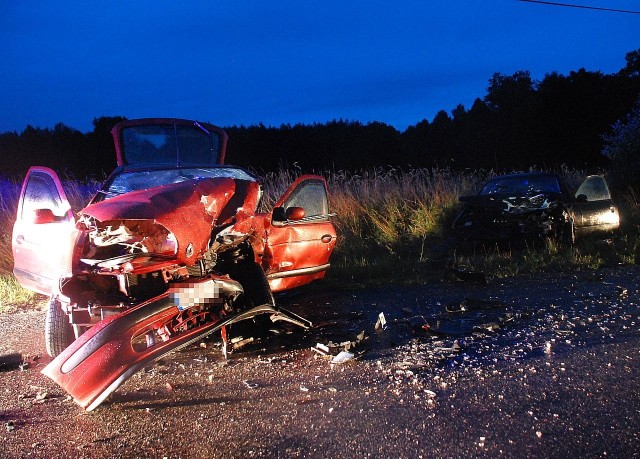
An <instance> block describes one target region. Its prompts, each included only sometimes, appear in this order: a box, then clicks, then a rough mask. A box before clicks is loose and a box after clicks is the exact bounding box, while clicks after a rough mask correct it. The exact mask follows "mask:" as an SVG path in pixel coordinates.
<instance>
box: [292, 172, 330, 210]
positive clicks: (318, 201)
mask: <svg viewBox="0 0 640 459" xmlns="http://www.w3.org/2000/svg"><path fill="white" fill-rule="evenodd" d="M283 207H284V208H285V209H287V208H289V207H302V208H303V209H304V212H305V216H306V217H317V216H327V214H328V213H329V202H328V200H327V191H326V189H325V187H324V183H323V182H322V181H320V180H305V181H304V182H302V183H301V184H300V185H299V186H298V187H297V188H296V189H295V190H294V191H293V192H292V193H291V195H290V196H289V198H288V199H287V200H286V201H285V203H284V206H283Z"/></svg>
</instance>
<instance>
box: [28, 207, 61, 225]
mask: <svg viewBox="0 0 640 459" xmlns="http://www.w3.org/2000/svg"><path fill="white" fill-rule="evenodd" d="M55 221H56V216H55V215H53V211H52V210H51V209H36V210H34V211H33V220H32V223H35V224H36V225H42V224H45V223H53V222H55Z"/></svg>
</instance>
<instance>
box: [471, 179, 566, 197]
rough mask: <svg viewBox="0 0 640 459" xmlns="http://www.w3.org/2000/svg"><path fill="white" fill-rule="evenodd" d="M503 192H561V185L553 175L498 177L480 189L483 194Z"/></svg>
mask: <svg viewBox="0 0 640 459" xmlns="http://www.w3.org/2000/svg"><path fill="white" fill-rule="evenodd" d="M503 193H513V194H517V195H521V196H528V195H532V194H538V193H560V185H559V183H558V180H557V179H556V178H555V177H554V176H552V175H540V176H530V175H528V176H519V177H497V178H495V179H493V180H489V182H487V184H486V185H485V186H484V187H483V188H482V190H481V191H480V194H481V195H484V194H503Z"/></svg>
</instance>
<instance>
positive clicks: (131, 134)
mask: <svg viewBox="0 0 640 459" xmlns="http://www.w3.org/2000/svg"><path fill="white" fill-rule="evenodd" d="M219 144H220V139H219V136H218V134H216V133H212V132H209V131H207V130H206V129H204V128H203V127H200V126H199V125H193V126H185V125H181V124H167V125H144V126H131V127H127V128H125V129H123V130H122V145H123V148H124V157H125V161H126V164H127V165H147V166H148V165H173V166H189V165H214V164H217V163H218V155H219V148H220V145H219Z"/></svg>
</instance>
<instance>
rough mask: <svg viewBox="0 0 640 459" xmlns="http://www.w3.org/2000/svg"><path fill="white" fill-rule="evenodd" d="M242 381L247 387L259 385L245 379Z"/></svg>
mask: <svg viewBox="0 0 640 459" xmlns="http://www.w3.org/2000/svg"><path fill="white" fill-rule="evenodd" d="M242 382H243V383H244V385H245V386H247V388H248V389H256V388H257V387H259V386H258V384H257V383H254V382H250V381H248V380H246V379H245V380H244V381H242Z"/></svg>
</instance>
